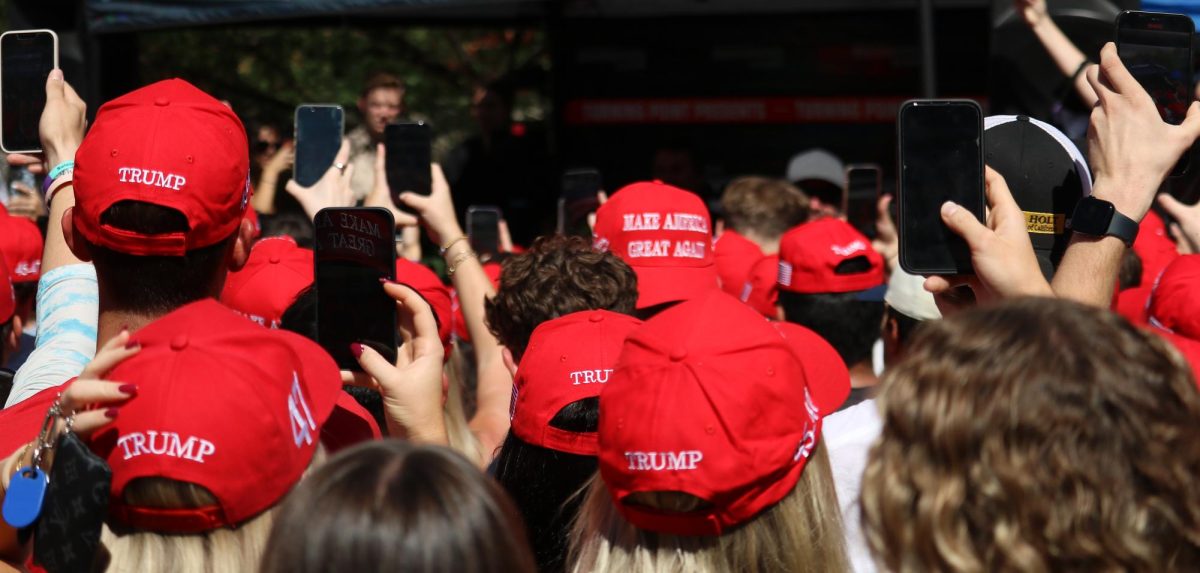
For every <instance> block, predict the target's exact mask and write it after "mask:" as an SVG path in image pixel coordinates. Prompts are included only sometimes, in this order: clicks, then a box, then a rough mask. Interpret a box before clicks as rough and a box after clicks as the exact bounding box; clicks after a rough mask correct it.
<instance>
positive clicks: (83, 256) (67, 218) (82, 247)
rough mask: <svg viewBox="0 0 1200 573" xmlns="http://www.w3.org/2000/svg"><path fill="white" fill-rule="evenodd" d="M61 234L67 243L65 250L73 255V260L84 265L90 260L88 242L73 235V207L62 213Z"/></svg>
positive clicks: (90, 253)
mask: <svg viewBox="0 0 1200 573" xmlns="http://www.w3.org/2000/svg"><path fill="white" fill-rule="evenodd" d="M62 233H63V239H64V240H66V242H67V248H68V249H71V254H73V255H75V258H77V259H79V260H81V261H83V262H85V263H86V262H89V261H91V260H92V252H91V250H90V249H89V248H88V242H87V241H86V240H85V239H84V238H83V237H80V236H79V235H76V234H75V207H69V208H67V210H66V211H64V212H63V216H62Z"/></svg>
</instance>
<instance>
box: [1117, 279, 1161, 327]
mask: <svg viewBox="0 0 1200 573" xmlns="http://www.w3.org/2000/svg"><path fill="white" fill-rule="evenodd" d="M1151 292H1152V289H1151V288H1150V287H1148V286H1139V287H1133V288H1130V289H1125V290H1123V291H1121V292H1118V293H1117V294H1116V297H1115V298H1116V300H1115V301H1114V302H1113V305H1112V310H1113V312H1116V313H1117V314H1119V315H1121V316H1123V317H1125V320H1128V321H1129V322H1132V323H1133V324H1136V325H1138V326H1145V325H1146V324H1148V322H1147V320H1148V317H1147V316H1146V304H1147V303H1149V302H1150V293H1151Z"/></svg>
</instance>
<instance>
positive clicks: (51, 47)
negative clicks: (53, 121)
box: [0, 31, 55, 152]
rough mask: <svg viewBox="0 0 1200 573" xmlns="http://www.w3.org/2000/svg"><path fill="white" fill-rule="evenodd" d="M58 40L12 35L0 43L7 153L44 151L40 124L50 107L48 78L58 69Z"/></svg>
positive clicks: (0, 120)
mask: <svg viewBox="0 0 1200 573" xmlns="http://www.w3.org/2000/svg"><path fill="white" fill-rule="evenodd" d="M54 51H55V41H54V36H53V35H52V34H51V33H49V32H44V31H43V32H12V33H8V34H5V35H4V36H3V38H2V42H0V91H3V94H2V95H0V98H2V101H0V107H3V110H4V111H3V117H2V118H0V124H3V134H2V136H3V138H4V141H3V143H4V149H5V150H7V151H9V152H14V151H40V150H41V149H42V142H41V140H40V139H39V138H38V122H39V121H41V118H42V109H43V108H45V107H46V77H47V76H49V75H50V71H51V70H53V69H54V60H55V57H54Z"/></svg>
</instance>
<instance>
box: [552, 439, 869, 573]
mask: <svg viewBox="0 0 1200 573" xmlns="http://www.w3.org/2000/svg"><path fill="white" fill-rule="evenodd" d="M585 495H586V498H585V499H584V502H583V506H582V507H581V508H580V511H579V516H578V517H577V518H576V520H575V524H574V526H573V527H572V528H571V547H570V553H569V556H568V563H570V565H569V566H568V568H569V570H570V571H573V572H574V573H670V572H681V573H683V572H686V573H717V572H725V571H738V572H740V573H768V572H776V571H778V572H788V573H799V572H805V571H812V572H820V573H837V572H841V571H849V570H850V564H849V561H848V560H847V557H846V546H845V538H844V536H843V531H842V517H841V513H840V511H839V510H838V503H837V496H836V493H835V492H834V489H833V477H832V475H831V473H830V470H829V457H828V455H827V454H826V453H825V448H824V447H822V446H820V445H818V446H817V448H816V449H815V450H813V455H812V457H811V458H810V459H809V460H808V466H807V467H805V468H804V472H803V473H802V474H801V475H800V480H799V481H797V482H796V487H795V488H794V489H793V490H792V492H791V493H789V494H788V495H787V497H785V498H783V500H781V501H780V502H779V503H777V504H775V505H774V506H772V507H771V508H769V509H767V510H766V511H764V512H762V513H760V514H759V515H758V516H757V517H755V518H754V519H753V520H751V521H749V522H748V523H746V524H744V525H742V526H740V527H738V528H737V529H734V530H733V531H730V532H728V533H726V534H724V535H721V536H679V535H669V534H662V533H654V532H651V531H645V530H642V529H638V528H637V527H635V526H634V525H632V524H631V523H629V522H628V521H625V519H624V518H623V517H622V516H621V514H620V513H619V512H618V511H617V508H616V507H615V506H614V505H613V502H612V498H611V497H610V495H609V492H608V488H607V487H606V486H605V485H604V481H603V480H601V479H600V478H599V476H597V477H594V478H593V479H592V483H591V485H590V486H588V488H587V490H586V494H585ZM638 501H639V502H641V503H643V504H646V505H651V506H654V507H659V508H662V509H666V510H670V511H690V510H694V509H696V508H697V507H698V506H699V504H700V503H701V500H699V499H697V498H695V497H692V496H690V495H686V494H682V493H676V492H658V493H653V494H644V495H641V496H639V500H638Z"/></svg>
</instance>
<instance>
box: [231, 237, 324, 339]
mask: <svg viewBox="0 0 1200 573" xmlns="http://www.w3.org/2000/svg"><path fill="white" fill-rule="evenodd" d="M312 283H313V252H312V250H310V249H305V248H303V247H299V246H297V245H296V241H295V240H293V239H292V238H291V237H267V238H266V239H263V240H261V241H259V242H257V243H255V244H254V248H252V249H250V257H249V258H248V259H247V260H246V265H245V266H243V267H242V268H241V269H239V270H238V271H236V272H232V273H229V275H228V276H227V277H226V278H225V289H224V290H222V291H221V302H223V303H225V306H228V307H229V308H232V309H233V310H236V311H238V312H240V313H242V314H244V315H246V317H247V318H249V319H250V320H252V321H254V322H256V323H258V324H261V325H263V326H267V327H270V328H279V320H280V319H281V318H283V313H284V311H286V310H287V309H288V307H289V306H291V305H292V303H293V302H294V301H295V300H296V295H298V294H300V291H302V290H304V289H305V288H308V286H309V285H311V284H312Z"/></svg>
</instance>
